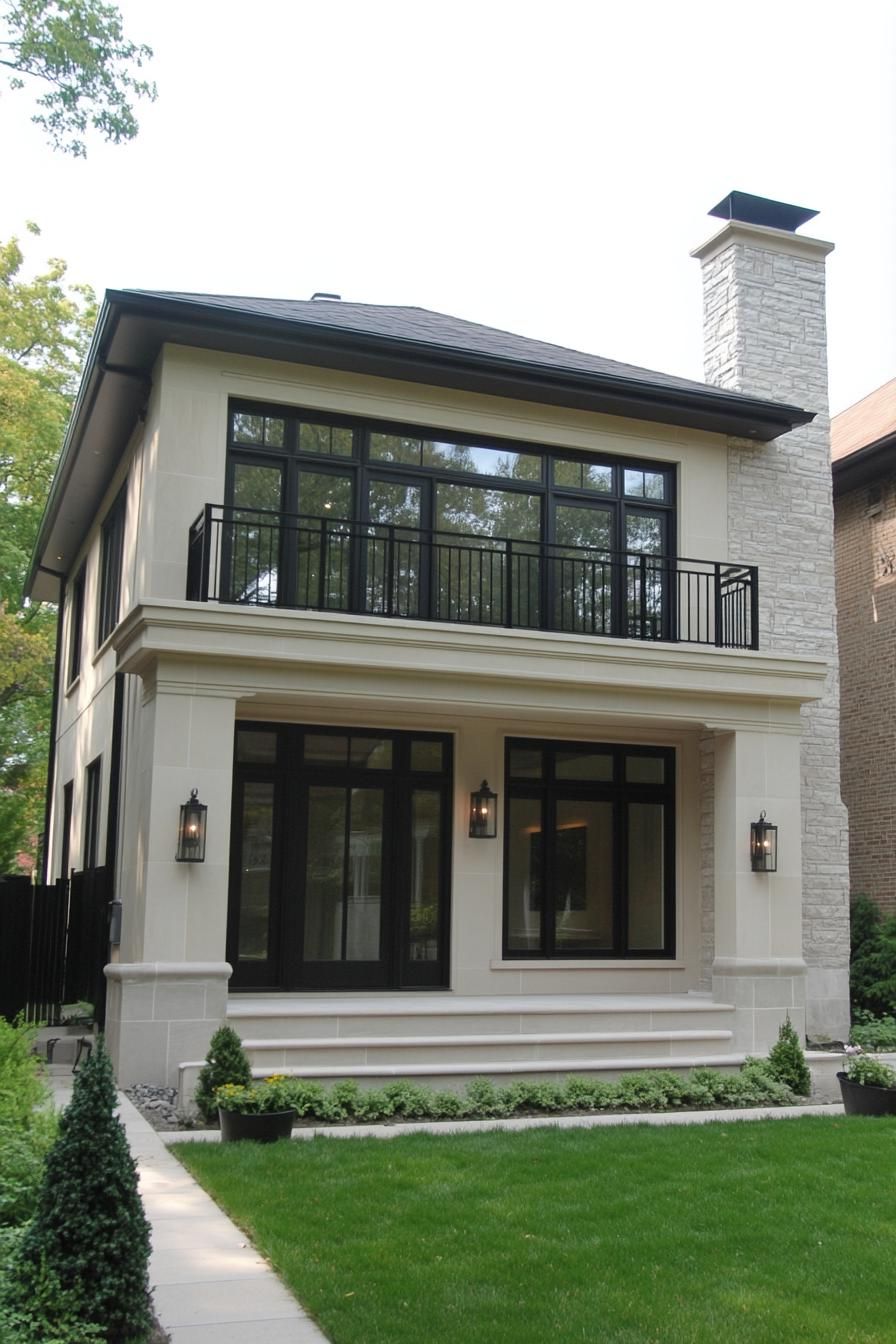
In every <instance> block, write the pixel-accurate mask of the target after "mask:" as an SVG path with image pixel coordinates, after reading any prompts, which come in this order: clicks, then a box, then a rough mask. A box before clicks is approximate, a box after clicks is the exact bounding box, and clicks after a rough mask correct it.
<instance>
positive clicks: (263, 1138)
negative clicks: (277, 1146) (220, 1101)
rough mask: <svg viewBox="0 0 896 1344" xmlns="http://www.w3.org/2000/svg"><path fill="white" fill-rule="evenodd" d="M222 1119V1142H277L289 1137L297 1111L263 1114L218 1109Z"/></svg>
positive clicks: (219, 1117)
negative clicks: (241, 1140)
mask: <svg viewBox="0 0 896 1344" xmlns="http://www.w3.org/2000/svg"><path fill="white" fill-rule="evenodd" d="M218 1119H219V1120H220V1121H221V1142H222V1143H237V1142H238V1141H239V1140H240V1139H252V1141H253V1142H254V1143H276V1142H277V1140H278V1139H288V1138H289V1136H290V1134H291V1133H292V1127H293V1125H294V1124H295V1120H296V1112H295V1111H293V1110H289V1111H268V1112H267V1113H265V1114H262V1115H240V1113H239V1112H238V1111H222V1110H219V1111H218Z"/></svg>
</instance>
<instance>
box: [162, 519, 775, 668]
mask: <svg viewBox="0 0 896 1344" xmlns="http://www.w3.org/2000/svg"><path fill="white" fill-rule="evenodd" d="M757 593H758V574H757V570H756V568H755V566H753V565H738V564H729V563H727V562H724V561H706V560H685V559H682V558H681V557H678V556H676V557H671V556H660V555H647V554H641V553H637V552H630V551H622V552H620V551H606V550H602V549H600V548H599V547H589V546H566V545H561V544H560V543H556V542H555V543H546V542H531V541H515V540H513V539H511V538H507V537H484V536H469V535H462V534H455V533H448V532H429V531H425V530H423V529H421V528H415V527H406V526H401V525H397V524H385V523H362V522H350V521H347V520H344V519H338V518H317V517H305V516H301V515H297V514H281V513H274V512H270V511H266V510H263V509H243V508H240V509H237V508H230V507H226V506H221V505H214V504H207V505H206V506H205V508H204V509H203V511H202V513H201V514H200V515H199V517H198V518H197V519H196V522H195V523H194V524H193V526H192V527H191V528H190V538H189V554H188V567H187V598H188V600H190V601H195V602H234V603H240V604H245V605H248V606H254V607H286V608H305V609H309V610H312V611H346V612H355V613H359V614H362V615H366V616H385V617H390V616H391V617H405V618H412V619H413V618H416V619H420V620H429V621H448V622H452V623H467V624H472V625H487V626H510V627H513V628H519V629H525V630H557V631H564V632H569V633H573V634H588V635H613V636H617V637H623V638H629V639H647V640H664V641H669V642H685V643H692V644H711V645H716V646H718V647H722V648H736V649H755V648H757V647H758V640H757V624H758V622H757V616H758V608H757Z"/></svg>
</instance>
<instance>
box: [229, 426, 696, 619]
mask: <svg viewBox="0 0 896 1344" xmlns="http://www.w3.org/2000/svg"><path fill="white" fill-rule="evenodd" d="M220 527H221V531H220V540H219V542H218V543H217V545H219V546H220V556H219V557H217V556H216V558H215V562H214V565H213V566H212V567H213V569H214V570H215V572H216V573H219V574H220V580H221V581H220V584H219V596H220V597H221V598H222V599H223V600H225V601H230V602H245V603H249V604H252V605H256V606H257V605H262V606H268V605H271V606H286V607H300V608H302V607H304V608H312V609H314V610H340V611H356V612H361V613H364V614H371V615H382V616H402V617H421V618H425V619H431V620H440V621H460V622H465V623H472V624H477V625H512V626H518V627H524V628H548V629H554V630H563V631H569V632H573V633H587V634H601V635H623V636H634V637H638V638H649V639H660V638H668V637H669V631H670V629H671V625H670V622H671V621H672V619H673V611H672V607H671V602H670V590H669V570H668V561H669V557H671V556H673V555H674V554H675V545H676V538H675V472H674V468H672V467H671V466H668V465H663V464H662V463H651V462H645V461H636V460H634V459H621V458H609V457H606V456H603V457H601V456H598V455H596V454H589V453H585V452H581V453H576V452H573V451H572V450H570V449H562V450H561V449H556V448H551V447H548V446H539V445H534V444H520V443H515V442H511V441H509V440H508V441H501V440H497V439H487V438H483V437H482V436H476V437H473V436H471V435H461V434H455V433H453V434H452V435H450V436H446V434H445V432H444V431H440V430H435V429H415V428H411V427H408V426H395V425H389V424H386V423H381V422H378V421H367V420H356V419H337V418H336V417H326V416H321V415H319V414H315V413H313V412H305V411H301V410H287V409H285V408H283V407H279V408H276V407H270V406H263V405H258V404H256V403H252V402H233V403H231V408H230V429H229V438H228V471H227V491H226V499H225V504H224V512H223V517H222V520H221V524H220Z"/></svg>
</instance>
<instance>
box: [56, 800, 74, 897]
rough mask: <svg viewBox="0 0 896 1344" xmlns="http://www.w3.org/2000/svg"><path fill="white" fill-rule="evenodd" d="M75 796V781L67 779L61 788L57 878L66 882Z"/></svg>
mask: <svg viewBox="0 0 896 1344" xmlns="http://www.w3.org/2000/svg"><path fill="white" fill-rule="evenodd" d="M74 795H75V781H74V780H73V779H69V780H67V781H66V782H65V784H63V786H62V822H61V826H62V831H61V836H60V839H61V847H60V850H59V876H60V878H62V880H63V881H65V882H67V881H68V877H69V858H70V856H71V846H72V811H73V803H74Z"/></svg>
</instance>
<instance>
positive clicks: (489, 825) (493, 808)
mask: <svg viewBox="0 0 896 1344" xmlns="http://www.w3.org/2000/svg"><path fill="white" fill-rule="evenodd" d="M497 834H498V795H497V794H496V793H492V791H491V789H490V788H489V786H488V783H487V781H486V780H483V781H482V784H481V786H480V787H479V788H478V789H477V790H476V792H475V793H471V794H470V839H471V840H494V838H495V836H496V835H497Z"/></svg>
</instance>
